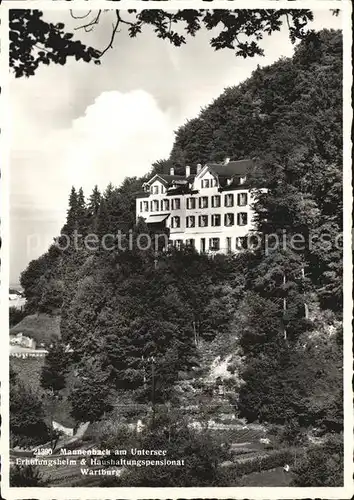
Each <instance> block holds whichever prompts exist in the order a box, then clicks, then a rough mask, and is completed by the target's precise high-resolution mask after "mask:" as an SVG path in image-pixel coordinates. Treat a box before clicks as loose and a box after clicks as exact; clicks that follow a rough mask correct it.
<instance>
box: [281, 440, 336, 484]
mask: <svg viewBox="0 0 354 500" xmlns="http://www.w3.org/2000/svg"><path fill="white" fill-rule="evenodd" d="M343 469H344V463H343V434H341V435H339V436H337V435H334V436H330V437H328V438H327V439H326V440H325V442H324V443H323V444H322V445H313V446H311V447H309V448H308V449H307V452H306V453H305V455H304V457H303V458H302V460H300V463H299V464H298V465H297V466H296V467H295V468H294V470H293V472H294V480H293V484H292V485H291V486H301V487H305V486H312V487H315V486H326V487H331V486H332V487H333V486H336V487H338V486H343Z"/></svg>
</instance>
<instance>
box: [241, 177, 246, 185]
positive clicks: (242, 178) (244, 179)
mask: <svg viewBox="0 0 354 500" xmlns="http://www.w3.org/2000/svg"><path fill="white" fill-rule="evenodd" d="M245 182H246V176H245V177H240V184H244V183H245Z"/></svg>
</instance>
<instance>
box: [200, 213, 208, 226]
mask: <svg viewBox="0 0 354 500" xmlns="http://www.w3.org/2000/svg"><path fill="white" fill-rule="evenodd" d="M207 225H208V216H207V215H199V227H207Z"/></svg>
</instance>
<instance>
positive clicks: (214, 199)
mask: <svg viewBox="0 0 354 500" xmlns="http://www.w3.org/2000/svg"><path fill="white" fill-rule="evenodd" d="M234 198H235V197H234V194H233V193H228V194H225V195H224V206H225V207H233V206H234ZM210 202H211V204H210V206H211V207H212V208H219V207H221V195H219V194H217V195H214V196H211V200H210ZM247 203H248V194H247V193H238V194H237V206H239V207H244V206H246V205H247ZM198 206H199V208H209V197H208V196H200V197H199V198H198ZM160 207H161V208H160ZM196 208H197V198H187V209H188V210H195V209H196ZM180 209H181V199H180V198H172V199H170V200H161V202H160V201H159V200H152V201H150V212H159V211H160V210H162V211H164V210H167V211H168V210H180ZM148 211H149V202H148V201H141V202H140V212H148Z"/></svg>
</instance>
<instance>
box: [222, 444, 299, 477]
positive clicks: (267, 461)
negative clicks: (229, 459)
mask: <svg viewBox="0 0 354 500" xmlns="http://www.w3.org/2000/svg"><path fill="white" fill-rule="evenodd" d="M297 454H299V450H297ZM294 457H295V450H294V448H286V449H284V450H276V451H273V452H271V453H269V454H268V455H266V456H262V455H260V456H258V457H255V458H253V459H250V460H247V461H245V462H237V461H236V462H235V463H234V465H232V466H230V467H228V469H227V473H228V475H229V474H231V475H235V476H236V477H241V476H244V475H245V474H251V473H252V472H261V471H263V470H269V469H275V468H277V467H281V466H283V465H285V464H292V463H293V462H294Z"/></svg>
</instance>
